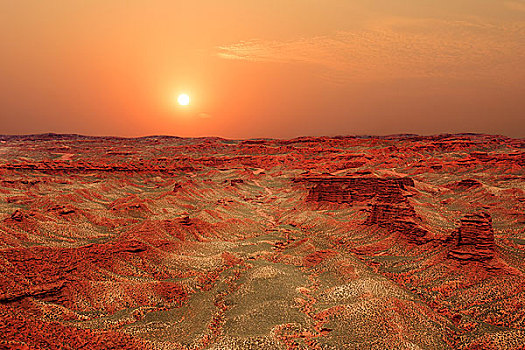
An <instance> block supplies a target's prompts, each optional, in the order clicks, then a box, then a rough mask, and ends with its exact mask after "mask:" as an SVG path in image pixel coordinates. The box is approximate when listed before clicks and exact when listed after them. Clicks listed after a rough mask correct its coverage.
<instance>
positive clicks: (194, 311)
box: [0, 134, 525, 350]
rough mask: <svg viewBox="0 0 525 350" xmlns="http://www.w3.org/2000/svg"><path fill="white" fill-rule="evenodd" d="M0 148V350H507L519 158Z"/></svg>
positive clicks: (461, 151)
mask: <svg viewBox="0 0 525 350" xmlns="http://www.w3.org/2000/svg"><path fill="white" fill-rule="evenodd" d="M0 141H1V143H0V237H1V239H0V348H6V349H60V348H73V349H465V350H466V349H523V348H524V346H523V344H525V308H524V306H525V181H524V180H525V141H524V140H523V139H512V138H507V137H503V136H493V135H481V134H480V135H478V134H457V135H449V134H447V135H435V136H417V135H397V136H396V135H394V136H385V137H373V136H367V137H359V136H344V137H343V136H340V137H301V138H296V139H292V140H274V139H256V140H228V139H222V138H216V137H215V138H194V139H192V138H178V137H168V136H152V137H142V138H113V137H90V136H81V135H56V134H44V135H25V136H9V135H5V136H0Z"/></svg>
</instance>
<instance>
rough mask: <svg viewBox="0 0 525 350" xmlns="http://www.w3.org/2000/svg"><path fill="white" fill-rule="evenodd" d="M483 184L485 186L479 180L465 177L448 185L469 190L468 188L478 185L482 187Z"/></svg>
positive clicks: (456, 188)
mask: <svg viewBox="0 0 525 350" xmlns="http://www.w3.org/2000/svg"><path fill="white" fill-rule="evenodd" d="M481 186H483V184H482V183H481V182H479V181H477V180H474V179H465V180H461V181H458V182H454V183H451V184H449V185H447V186H446V187H448V188H451V189H455V190H460V191H464V190H468V189H471V188H478V187H481Z"/></svg>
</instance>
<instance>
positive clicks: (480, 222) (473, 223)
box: [448, 212, 495, 261]
mask: <svg viewBox="0 0 525 350" xmlns="http://www.w3.org/2000/svg"><path fill="white" fill-rule="evenodd" d="M451 241H452V242H453V245H454V246H453V248H452V249H451V250H450V252H449V253H448V256H449V257H450V258H453V259H458V260H477V261H483V260H489V259H492V258H493V256H494V247H495V244H494V230H493V229H492V217H491V216H490V214H489V213H487V212H480V213H475V214H467V215H465V216H464V217H463V218H462V219H461V226H460V227H459V229H457V230H456V231H454V233H453V234H452V236H451Z"/></svg>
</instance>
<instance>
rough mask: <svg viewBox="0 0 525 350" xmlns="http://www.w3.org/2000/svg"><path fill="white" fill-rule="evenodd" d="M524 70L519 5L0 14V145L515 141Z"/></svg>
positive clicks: (129, 4)
mask: <svg viewBox="0 0 525 350" xmlns="http://www.w3.org/2000/svg"><path fill="white" fill-rule="evenodd" d="M524 62H525V1H524V0H508V1H507V0H442V1H434V0H405V1H402V2H401V1H392V0H264V1H261V0H222V1H212V0H207V1H202V0H201V1H199V0H192V1H179V0H165V1H155V0H150V1H145V0H144V1H138V0H128V1H124V0H89V1H87V0H86V1H80V0H79V1H71V0H46V1H39V0H32V1H29V0H17V1H2V2H0V77H1V78H0V105H1V106H2V108H1V110H0V134H27V133H41V132H58V133H81V134H91V135H119V136H143V135H151V134H170V135H178V136H222V137H228V138H253V137H284V138H290V137H295V136H301V135H340V134H373V135H380V134H393V133H419V134H434V133H444V132H484V133H491V134H504V135H508V136H514V137H525V63H524ZM183 92H185V93H188V94H189V95H190V96H191V99H192V103H191V104H190V106H188V107H181V106H178V105H177V104H176V98H177V95H178V94H179V93H183Z"/></svg>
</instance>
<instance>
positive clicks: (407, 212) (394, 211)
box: [365, 200, 428, 244]
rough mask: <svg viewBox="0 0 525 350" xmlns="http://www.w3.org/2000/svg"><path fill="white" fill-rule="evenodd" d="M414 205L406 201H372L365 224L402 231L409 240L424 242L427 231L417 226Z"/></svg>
mask: <svg viewBox="0 0 525 350" xmlns="http://www.w3.org/2000/svg"><path fill="white" fill-rule="evenodd" d="M416 218H417V215H416V212H415V210H414V207H413V206H412V205H411V204H410V203H409V202H408V201H407V200H404V201H401V202H398V203H374V204H372V209H371V210H370V215H369V216H368V218H367V220H366V222H365V224H366V225H377V226H380V227H384V228H387V229H388V230H390V231H395V232H399V233H402V234H403V235H404V236H405V237H406V238H407V239H408V240H409V241H410V242H412V243H416V244H424V243H426V242H427V241H428V239H427V234H428V231H427V230H425V229H423V228H422V227H420V226H419V224H418V223H417V221H416Z"/></svg>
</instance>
